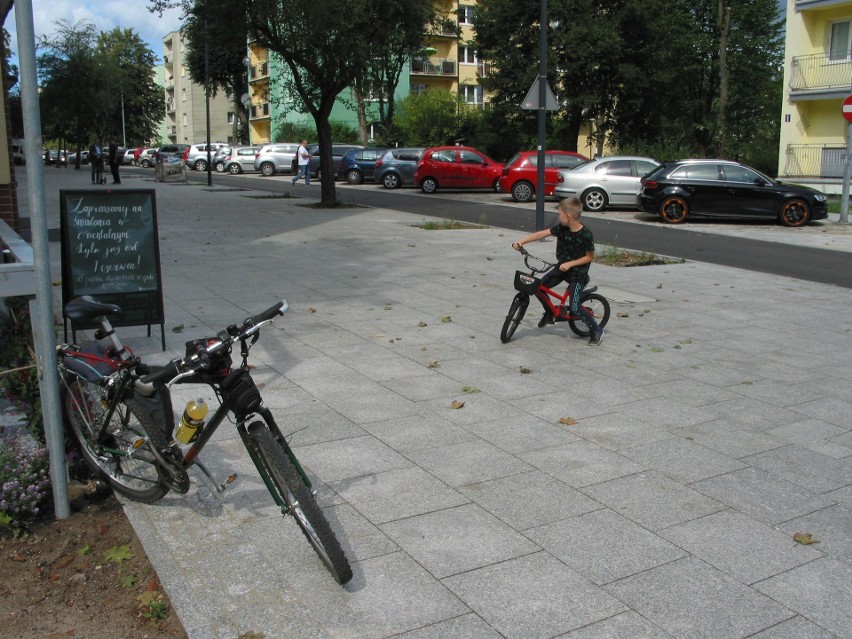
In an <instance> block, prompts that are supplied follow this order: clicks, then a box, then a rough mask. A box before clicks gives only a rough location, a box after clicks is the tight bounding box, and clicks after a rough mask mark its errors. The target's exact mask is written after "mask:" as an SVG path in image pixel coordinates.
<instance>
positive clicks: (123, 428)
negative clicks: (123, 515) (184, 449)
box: [62, 378, 169, 503]
mask: <svg viewBox="0 0 852 639" xmlns="http://www.w3.org/2000/svg"><path fill="white" fill-rule="evenodd" d="M62 395H63V399H62V407H63V413H64V417H65V422H66V425H67V426H68V427H70V429H71V432H72V433H73V434H74V437H75V438H76V439H77V442H78V443H79V444H80V451H81V453H82V455H83V458H84V459H85V460H86V462H87V463H88V464H89V466H91V467H92V468H93V469H94V470H95V471H96V472H98V473H99V474H100V475H101V476H102V477H104V478H105V479H106V480H107V482H109V484H110V485H111V486H112V487H113V488H114V489H115V490H116V491H118V492H119V493H121V494H122V495H125V496H127V497H128V498H130V499H132V500H134V501H141V502H148V503H150V502H155V501H157V500H158V499H160V498H162V497H163V495H165V494H166V493H167V492H169V488H168V486H166V485H165V483H164V482H163V480H162V478H161V477H160V471H159V468H158V465H157V461H156V458H155V457H154V455H153V453H152V452H151V450H150V448H149V446H159V447H161V448H163V447H165V436H164V435H163V434H162V433H161V432H160V430H159V428H158V427H157V425H156V424H154V423H153V421H152V420H151V418H150V417H148V416H147V415H146V414H145V412H144V411H143V410H142V408H141V407H140V406H138V404H137V403H136V402H135V401H133V400H125V401H123V402H121V403H119V404H117V405H116V407H115V411H114V412H113V415H112V417H111V419H110V422H109V425H108V426H107V429H106V432H107V437H106V440H105V441H102V442H98V441H96V434H97V432H99V431H100V428H101V425H102V421H103V419H104V415H105V412H106V408H105V404H106V400H105V399H104V397H103V388H101V387H100V386H98V385H96V384H93V383H91V382H88V381H86V380H84V379H82V378H74V379H73V380H71V381H70V382H68V383H64V384H63V387H62ZM140 440H145V442H146V443H144V444H143V445H141V446H138V447H136V448H134V445H135V444H137V443H138V442H139V441H140Z"/></svg>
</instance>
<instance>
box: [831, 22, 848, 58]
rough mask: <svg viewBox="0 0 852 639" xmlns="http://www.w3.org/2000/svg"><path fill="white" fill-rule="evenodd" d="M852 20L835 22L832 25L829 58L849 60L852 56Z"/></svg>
mask: <svg viewBox="0 0 852 639" xmlns="http://www.w3.org/2000/svg"><path fill="white" fill-rule="evenodd" d="M850 25H852V21H850V20H844V21H843V22H834V23H832V25H831V42H829V45H828V51H829V58H831V59H832V60H849V59H850V58H852V55H850V54H852V28H850Z"/></svg>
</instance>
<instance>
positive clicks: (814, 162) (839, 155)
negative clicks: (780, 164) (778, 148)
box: [779, 144, 846, 179]
mask: <svg viewBox="0 0 852 639" xmlns="http://www.w3.org/2000/svg"><path fill="white" fill-rule="evenodd" d="M845 155H846V147H845V146H844V145H842V144H788V145H787V152H786V161H785V163H784V177H785V178H830V179H842V178H843V162H844V159H845V157H844V156H845ZM779 177H780V176H779Z"/></svg>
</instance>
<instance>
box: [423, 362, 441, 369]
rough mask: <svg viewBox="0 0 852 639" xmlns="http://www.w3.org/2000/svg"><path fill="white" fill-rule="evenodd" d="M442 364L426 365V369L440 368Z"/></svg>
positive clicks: (432, 363)
mask: <svg viewBox="0 0 852 639" xmlns="http://www.w3.org/2000/svg"><path fill="white" fill-rule="evenodd" d="M439 366H440V364H439V363H438V362H429V363H428V364H426V368H438V367H439Z"/></svg>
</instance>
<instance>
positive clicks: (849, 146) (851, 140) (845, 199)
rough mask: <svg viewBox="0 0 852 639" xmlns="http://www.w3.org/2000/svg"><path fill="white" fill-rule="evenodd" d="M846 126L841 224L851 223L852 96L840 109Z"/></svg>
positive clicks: (847, 97)
mask: <svg viewBox="0 0 852 639" xmlns="http://www.w3.org/2000/svg"><path fill="white" fill-rule="evenodd" d="M840 110H841V112H842V113H843V117H844V118H846V121H847V122H848V123H849V124H847V125H846V155H845V156H844V159H843V194H842V195H841V197H840V223H841V224H848V223H849V180H850V179H852V95H849V96H846V98H845V99H844V100H843V104H842V105H841V108H840Z"/></svg>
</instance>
